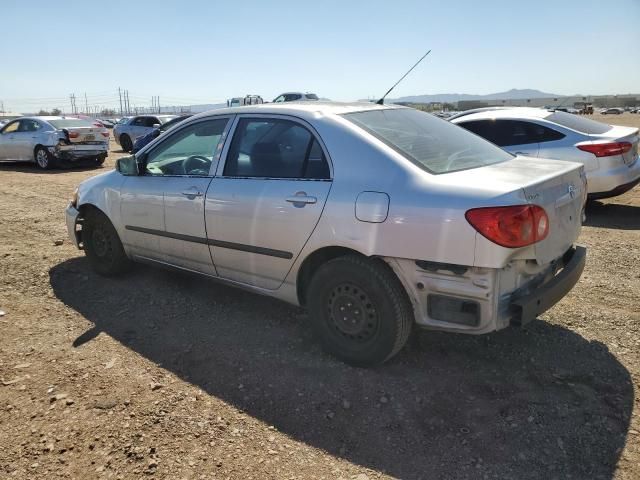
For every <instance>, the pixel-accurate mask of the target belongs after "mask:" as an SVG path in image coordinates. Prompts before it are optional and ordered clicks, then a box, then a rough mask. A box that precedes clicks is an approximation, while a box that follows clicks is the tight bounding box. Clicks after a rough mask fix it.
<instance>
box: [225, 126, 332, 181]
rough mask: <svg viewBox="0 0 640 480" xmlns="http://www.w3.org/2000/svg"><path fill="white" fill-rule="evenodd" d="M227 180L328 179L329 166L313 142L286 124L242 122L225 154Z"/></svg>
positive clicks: (306, 133) (302, 129)
mask: <svg viewBox="0 0 640 480" xmlns="http://www.w3.org/2000/svg"><path fill="white" fill-rule="evenodd" d="M224 175H225V176H228V177H270V178H309V179H327V178H329V166H328V164H327V160H326V158H325V155H324V152H323V151H322V148H321V147H320V145H319V144H318V141H317V140H316V138H315V137H314V136H313V135H312V134H311V132H309V130H307V129H306V128H305V127H303V126H302V125H300V124H298V123H296V122H292V121H289V120H278V119H271V118H265V119H251V118H244V119H241V120H240V121H239V122H238V126H237V127H236V131H235V134H234V136H233V141H232V142H231V146H230V148H229V153H228V154H227V161H226V164H225V167H224Z"/></svg>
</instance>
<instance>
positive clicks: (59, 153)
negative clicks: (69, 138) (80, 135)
mask: <svg viewBox="0 0 640 480" xmlns="http://www.w3.org/2000/svg"><path fill="white" fill-rule="evenodd" d="M49 152H51V154H53V155H54V156H55V157H56V158H59V159H61V160H71V161H73V160H81V159H84V158H92V157H99V156H101V155H104V156H107V154H108V152H109V146H108V145H107V144H102V143H100V144H86V145H83V144H80V145H56V146H55V147H49Z"/></svg>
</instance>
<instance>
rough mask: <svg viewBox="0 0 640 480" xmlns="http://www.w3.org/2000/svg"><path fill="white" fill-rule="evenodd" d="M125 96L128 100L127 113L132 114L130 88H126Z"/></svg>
mask: <svg viewBox="0 0 640 480" xmlns="http://www.w3.org/2000/svg"><path fill="white" fill-rule="evenodd" d="M124 92H125V98H126V102H127V115H131V102H130V101H129V90H125V91H124Z"/></svg>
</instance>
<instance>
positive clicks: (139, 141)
mask: <svg viewBox="0 0 640 480" xmlns="http://www.w3.org/2000/svg"><path fill="white" fill-rule="evenodd" d="M190 116H191V114H189V115H180V116H179V117H176V118H173V119H171V120H169V121H168V122H167V123H163V124H162V125H160V126H159V127H158V128H154V129H153V130H151V131H150V132H149V133H147V134H146V135H143V136H141V137H138V138H136V141H135V142H134V144H133V152H132V153H136V152H137V151H138V150H140V149H141V148H142V147H144V146H145V145H146V144H148V143H150V142H151V140H153V139H154V138H157V137H159V136H160V135H162V134H163V133H164V132H166V131H167V130H170V129H171V128H173V127H175V126H176V125H177V124H178V123H180V122H182V121H183V120H186V119H187V118H189V117H190Z"/></svg>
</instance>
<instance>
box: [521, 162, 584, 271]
mask: <svg viewBox="0 0 640 480" xmlns="http://www.w3.org/2000/svg"><path fill="white" fill-rule="evenodd" d="M540 160H541V159H537V161H538V162H539V161H540ZM547 161H548V162H552V163H553V164H556V165H557V164H558V161H557V160H544V162H547ZM541 166H542V165H541ZM567 166H568V168H566V169H565V170H564V171H562V172H559V173H556V174H552V175H544V176H541V177H539V178H536V179H535V180H533V181H531V182H529V183H528V184H527V185H525V186H524V187H523V190H524V193H525V197H526V199H527V202H528V203H530V204H532V205H538V206H540V207H542V208H544V210H545V212H547V216H548V217H549V234H548V235H547V237H546V238H545V239H544V240H542V241H540V242H537V243H535V244H534V249H535V252H536V261H537V262H538V263H539V264H541V265H542V264H547V263H549V262H551V261H552V260H554V259H556V258H558V257H560V256H562V255H563V254H564V253H565V252H566V251H567V250H568V249H569V248H570V247H571V245H572V244H573V243H574V242H575V241H576V239H577V238H578V236H579V235H580V229H581V228H582V217H583V209H584V203H585V201H586V195H587V184H586V177H585V174H584V168H583V166H582V165H581V164H578V163H569V162H567Z"/></svg>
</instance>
